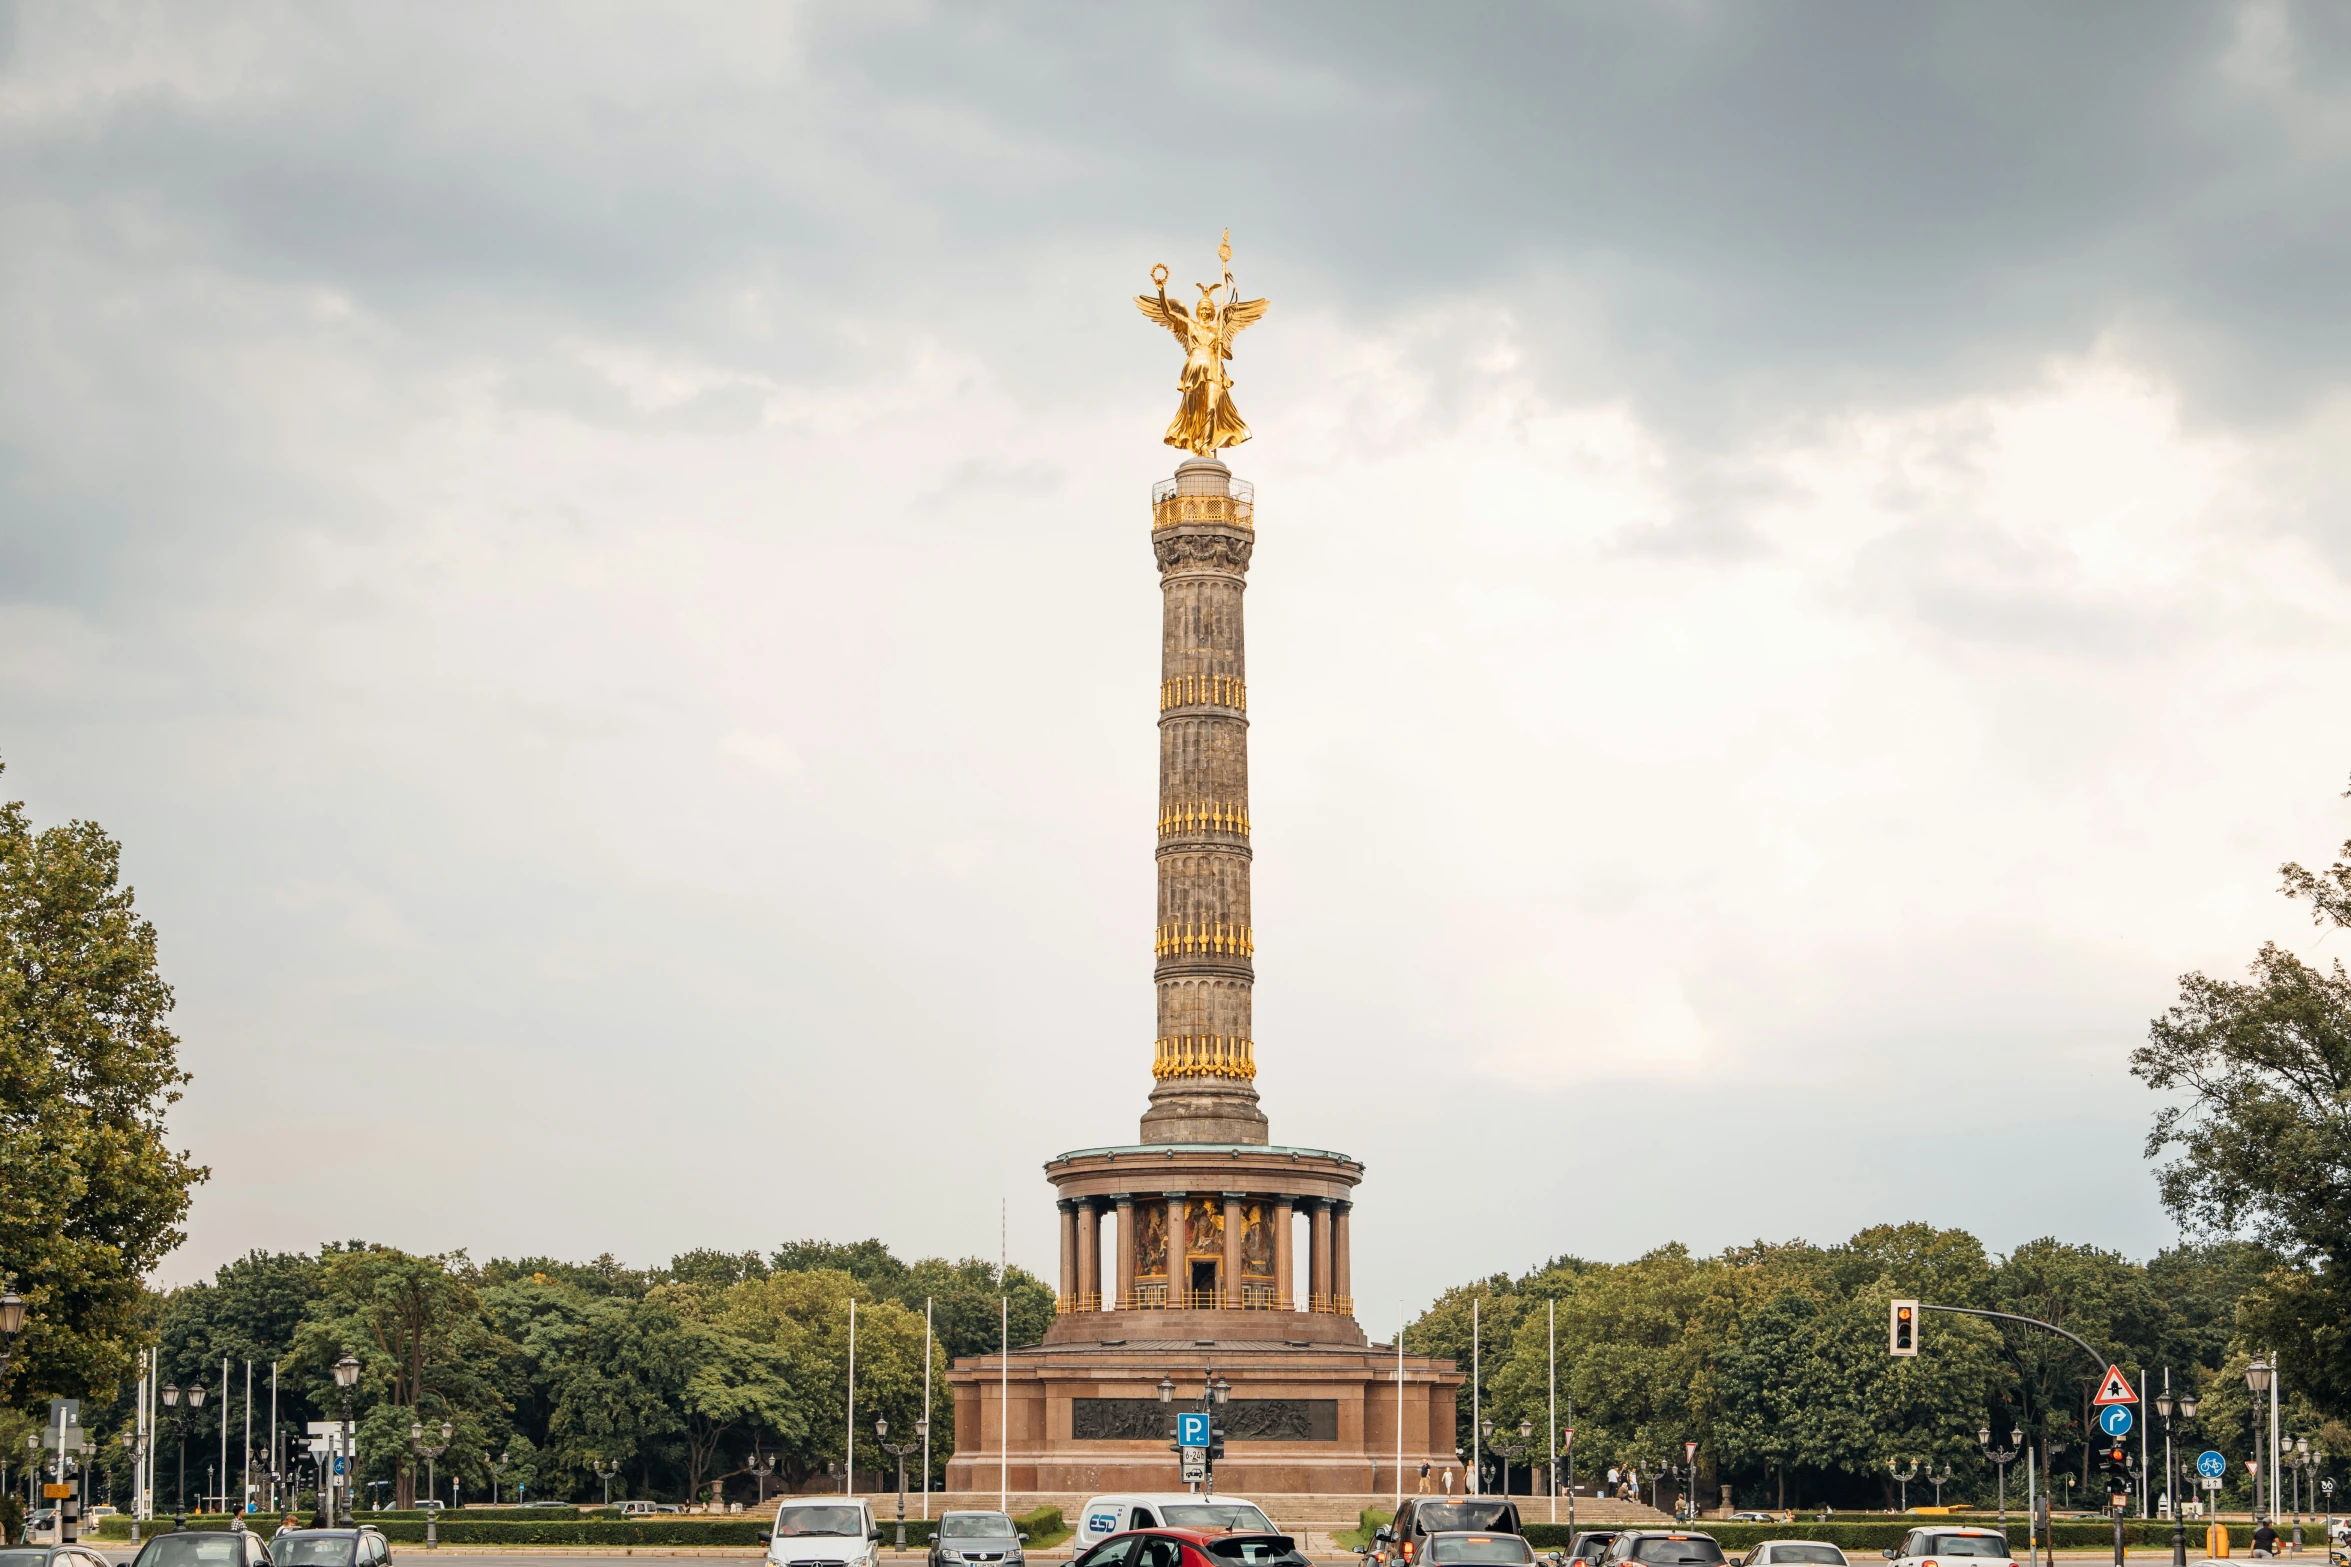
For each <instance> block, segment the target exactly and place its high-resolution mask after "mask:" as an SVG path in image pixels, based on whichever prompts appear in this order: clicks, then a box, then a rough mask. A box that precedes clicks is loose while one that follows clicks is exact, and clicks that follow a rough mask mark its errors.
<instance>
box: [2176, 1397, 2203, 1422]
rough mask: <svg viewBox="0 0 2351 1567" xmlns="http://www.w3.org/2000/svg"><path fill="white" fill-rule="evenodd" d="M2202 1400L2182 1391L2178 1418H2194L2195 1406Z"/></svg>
mask: <svg viewBox="0 0 2351 1567" xmlns="http://www.w3.org/2000/svg"><path fill="white" fill-rule="evenodd" d="M2202 1402H2203V1400H2202V1399H2200V1398H2198V1397H2197V1396H2196V1395H2195V1394H2193V1393H2182V1394H2181V1395H2180V1418H2181V1419H2182V1420H2193V1419H2195V1418H2196V1406H2197V1405H2198V1404H2200V1403H2202Z"/></svg>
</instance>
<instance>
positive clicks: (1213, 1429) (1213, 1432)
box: [1208, 1421, 1224, 1463]
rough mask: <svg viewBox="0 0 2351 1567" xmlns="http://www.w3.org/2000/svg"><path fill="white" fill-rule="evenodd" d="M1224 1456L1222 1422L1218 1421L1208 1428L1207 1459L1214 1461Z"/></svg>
mask: <svg viewBox="0 0 2351 1567" xmlns="http://www.w3.org/2000/svg"><path fill="white" fill-rule="evenodd" d="M1222 1457H1224V1423H1223V1422H1222V1421H1218V1422H1216V1423H1215V1424H1212V1425H1210V1426H1209V1428H1208V1461H1209V1462H1210V1463H1215V1462H1216V1461H1217V1460H1218V1459H1220V1458H1222Z"/></svg>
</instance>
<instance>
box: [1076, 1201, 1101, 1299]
mask: <svg viewBox="0 0 2351 1567" xmlns="http://www.w3.org/2000/svg"><path fill="white" fill-rule="evenodd" d="M1101 1236H1102V1213H1101V1210H1100V1209H1098V1208H1096V1207H1095V1206H1094V1205H1093V1203H1091V1202H1084V1203H1080V1204H1079V1205H1078V1295H1079V1296H1080V1304H1081V1305H1082V1306H1083V1307H1084V1309H1085V1310H1088V1311H1095V1310H1099V1309H1100V1307H1101V1305H1102V1246H1101Z"/></svg>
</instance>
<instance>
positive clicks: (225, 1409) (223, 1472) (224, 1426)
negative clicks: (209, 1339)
mask: <svg viewBox="0 0 2351 1567" xmlns="http://www.w3.org/2000/svg"><path fill="white" fill-rule="evenodd" d="M220 1488H221V1490H222V1492H223V1493H226V1492H227V1490H228V1488H229V1357H228V1356H226V1355H223V1356H221V1357H220ZM219 1500H220V1502H221V1511H222V1512H224V1513H225V1512H227V1511H228V1505H227V1504H228V1497H227V1496H226V1495H225V1494H223V1495H222V1496H221V1497H220V1498H219Z"/></svg>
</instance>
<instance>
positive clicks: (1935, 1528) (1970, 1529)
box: [1911, 1523, 2000, 1538]
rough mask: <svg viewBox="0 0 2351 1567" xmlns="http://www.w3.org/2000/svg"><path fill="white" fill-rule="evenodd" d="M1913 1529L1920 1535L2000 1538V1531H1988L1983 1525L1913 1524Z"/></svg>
mask: <svg viewBox="0 0 2351 1567" xmlns="http://www.w3.org/2000/svg"><path fill="white" fill-rule="evenodd" d="M1911 1528H1912V1530H1913V1531H1914V1532H1915V1533H1919V1534H1988V1535H1991V1536H1993V1537H1994V1538H1999V1536H2000V1531H1999V1530H1997V1529H1987V1528H1985V1527H1984V1526H1983V1525H1981V1524H1972V1523H1950V1524H1944V1523H1922V1524H1913V1525H1911Z"/></svg>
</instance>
